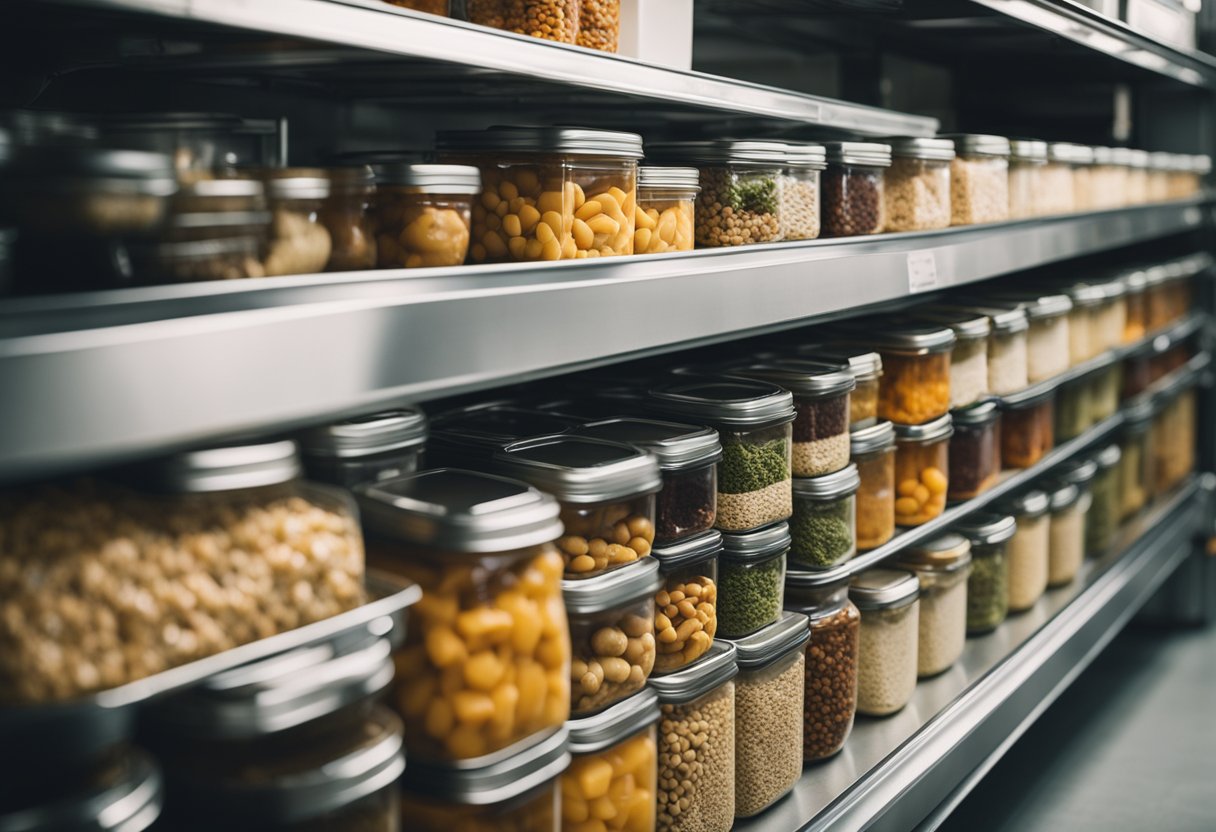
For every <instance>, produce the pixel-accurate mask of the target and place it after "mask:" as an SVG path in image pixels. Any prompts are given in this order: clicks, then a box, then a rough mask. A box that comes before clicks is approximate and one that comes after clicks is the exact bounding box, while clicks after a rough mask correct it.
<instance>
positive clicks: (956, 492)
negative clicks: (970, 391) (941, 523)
mask: <svg viewBox="0 0 1216 832" xmlns="http://www.w3.org/2000/svg"><path fill="white" fill-rule="evenodd" d="M950 417H951V421H952V423H953V425H954V436H952V437H951V438H950V453H949V459H950V472H949V477H948V479H949V481H950V487H949V490H948V491H947V495H946V496H947V498H948V499H949V500H952V501H957V500H970V499H971V498H972V497H978V496H979V495H980V494H983V493H984V492H985V491H987V490H988V489H989V488H991V487H992V486H994V485H995V484H996V481H997V479H998V478H999V477H1000V475H1001V411H1000V409H999V408H998V407H997V405H996V402H992V401H986V402H980V403H979V404H977V405H972V406H971V407H968V408H964V409H962V410H955V411H952V412H951V414H950Z"/></svg>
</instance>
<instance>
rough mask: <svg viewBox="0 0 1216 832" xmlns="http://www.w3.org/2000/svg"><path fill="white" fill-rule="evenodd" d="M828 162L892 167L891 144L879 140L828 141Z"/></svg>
mask: <svg viewBox="0 0 1216 832" xmlns="http://www.w3.org/2000/svg"><path fill="white" fill-rule="evenodd" d="M824 149H825V150H826V151H827V158H828V162H829V163H831V164H837V165H862V166H865V167H875V168H889V167H891V145H889V144H881V143H879V142H827V143H825V144H824Z"/></svg>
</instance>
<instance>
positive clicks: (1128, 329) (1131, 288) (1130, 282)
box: [1119, 271, 1149, 344]
mask: <svg viewBox="0 0 1216 832" xmlns="http://www.w3.org/2000/svg"><path fill="white" fill-rule="evenodd" d="M1119 282H1120V283H1121V284H1123V288H1124V289H1125V290H1126V292H1127V323H1126V324H1125V325H1124V328H1123V343H1124V344H1134V343H1135V342H1137V341H1139V340H1140V339H1142V338H1144V336H1145V335H1147V334H1148V331H1149V326H1148V296H1147V293H1148V275H1147V274H1145V273H1144V272H1142V271H1132V272H1128V273H1126V274H1124V275H1123V276H1122V277H1120V278H1119Z"/></svg>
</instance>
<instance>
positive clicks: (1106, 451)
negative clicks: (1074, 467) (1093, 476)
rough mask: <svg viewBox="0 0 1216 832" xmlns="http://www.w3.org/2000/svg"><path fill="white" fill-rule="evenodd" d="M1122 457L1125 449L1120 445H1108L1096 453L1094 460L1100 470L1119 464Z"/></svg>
mask: <svg viewBox="0 0 1216 832" xmlns="http://www.w3.org/2000/svg"><path fill="white" fill-rule="evenodd" d="M1122 458H1123V450H1122V449H1121V448H1120V447H1119V446H1118V445H1107V446H1106V447H1105V448H1103V449H1102V450H1100V451H1098V453H1096V454H1095V455H1094V462H1095V463H1097V466H1098V470H1099V471H1106V470H1108V469H1110V468H1113V467H1115V466H1116V465H1118V464H1119V460H1120V459H1122Z"/></svg>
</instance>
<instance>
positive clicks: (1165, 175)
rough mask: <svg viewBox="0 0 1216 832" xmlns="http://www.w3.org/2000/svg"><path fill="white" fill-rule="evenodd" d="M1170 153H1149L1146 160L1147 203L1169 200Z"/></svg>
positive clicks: (1171, 157)
mask: <svg viewBox="0 0 1216 832" xmlns="http://www.w3.org/2000/svg"><path fill="white" fill-rule="evenodd" d="M1173 158H1174V154H1172V153H1161V152H1157V153H1150V154H1149V160H1148V201H1149V202H1153V203H1160V202H1167V201H1168V200H1169V198H1170V168H1171V166H1172V164H1173Z"/></svg>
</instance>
